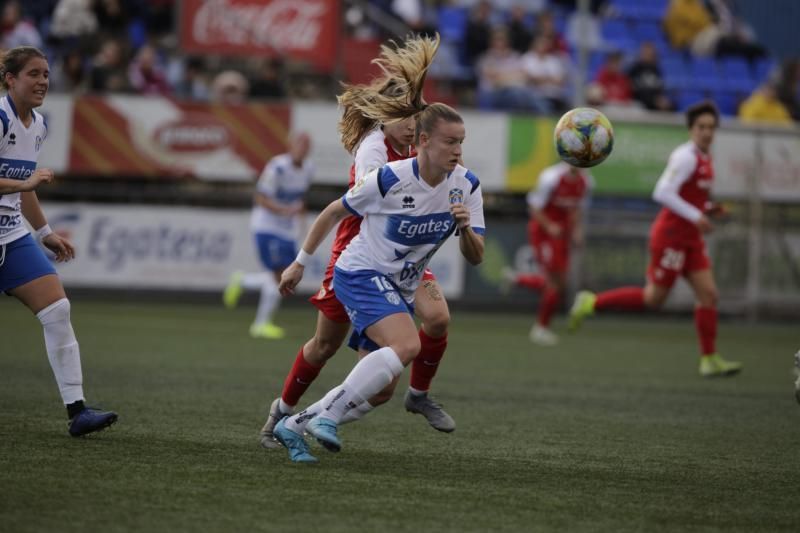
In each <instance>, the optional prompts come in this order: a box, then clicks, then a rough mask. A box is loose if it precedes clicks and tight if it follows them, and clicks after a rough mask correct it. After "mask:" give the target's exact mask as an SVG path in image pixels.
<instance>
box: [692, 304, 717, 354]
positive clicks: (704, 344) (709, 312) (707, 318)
mask: <svg viewBox="0 0 800 533" xmlns="http://www.w3.org/2000/svg"><path fill="white" fill-rule="evenodd" d="M694 325H695V327H696V328H697V336H698V337H699V338H700V355H711V354H713V353H716V352H717V348H716V344H715V343H716V340H717V308H716V307H697V308H695V310H694Z"/></svg>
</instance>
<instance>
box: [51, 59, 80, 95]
mask: <svg viewBox="0 0 800 533" xmlns="http://www.w3.org/2000/svg"><path fill="white" fill-rule="evenodd" d="M88 86H89V77H88V76H87V74H86V68H85V64H84V58H83V54H82V53H81V51H80V50H78V49H73V50H70V51H69V52H67V53H66V54H65V55H64V56H63V57H62V58H61V60H60V61H58V62H57V63H56V64H55V65H54V67H53V69H52V70H51V71H50V88H49V89H48V90H50V91H55V92H62V93H71V94H82V93H84V92H86V90H87V89H88Z"/></svg>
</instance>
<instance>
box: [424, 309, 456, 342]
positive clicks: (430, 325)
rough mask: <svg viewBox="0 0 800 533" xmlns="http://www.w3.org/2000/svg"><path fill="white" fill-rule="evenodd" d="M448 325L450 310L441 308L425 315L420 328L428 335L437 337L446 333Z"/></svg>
mask: <svg viewBox="0 0 800 533" xmlns="http://www.w3.org/2000/svg"><path fill="white" fill-rule="evenodd" d="M449 327H450V311H448V310H447V309H443V310H440V311H437V312H436V313H433V314H432V315H431V316H429V317H425V320H424V322H423V323H422V329H423V330H425V333H426V334H427V335H428V336H429V337H433V338H434V339H438V338H439V337H444V336H445V335H447V328H449Z"/></svg>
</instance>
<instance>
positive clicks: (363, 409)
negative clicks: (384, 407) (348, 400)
mask: <svg viewBox="0 0 800 533" xmlns="http://www.w3.org/2000/svg"><path fill="white" fill-rule="evenodd" d="M373 409H375V406H374V405H372V404H371V403H369V402H362V403H360V404H358V406H356V408H355V409H350V410H349V411H347V412H346V413H345V414H344V416H343V417H342V419H341V420H340V421H339V425H342V424H348V423H350V422H355V421H356V420H361V419H362V418H364V416H366V414H367V413H369V412H370V411H372V410H373Z"/></svg>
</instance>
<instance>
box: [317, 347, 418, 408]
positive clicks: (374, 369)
mask: <svg viewBox="0 0 800 533" xmlns="http://www.w3.org/2000/svg"><path fill="white" fill-rule="evenodd" d="M402 373H403V362H402V361H401V360H400V358H399V357H398V356H397V354H396V353H395V351H394V350H392V349H391V348H389V347H386V348H381V349H379V350H375V351H374V352H372V353H370V354H368V355H367V356H366V357H364V358H363V359H361V361H359V362H358V364H357V365H356V366H355V367H353V370H351V371H350V374H349V375H348V376H347V377H346V378H345V380H344V383H342V384H341V385H340V386H339V387H337V388H336V389H333V390H332V391H331V392H329V393H328V394H327V395H326V397H325V399H326V400H328V401H325V405H324V406H323V409H322V412H321V413H319V416H321V417H323V418H329V419H331V420H333V421H334V422H339V421H340V420H341V419H342V417H343V416H344V414H345V413H346V412H347V411H349V410H350V409H352V408H354V407H357V406H358V405H359V404H361V403H363V402H365V401H366V400H368V399H369V398H372V397H373V396H375V395H376V394H378V393H379V392H380V391H382V390H383V388H384V387H386V386H387V385H389V384H390V383H391V382H392V380H394V378H396V377H398V376H399V375H400V374H402Z"/></svg>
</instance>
